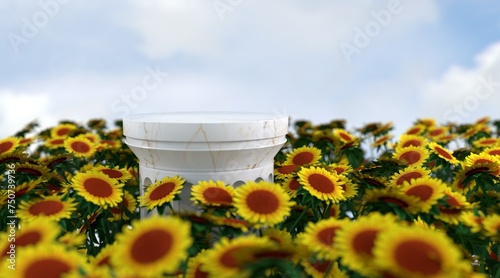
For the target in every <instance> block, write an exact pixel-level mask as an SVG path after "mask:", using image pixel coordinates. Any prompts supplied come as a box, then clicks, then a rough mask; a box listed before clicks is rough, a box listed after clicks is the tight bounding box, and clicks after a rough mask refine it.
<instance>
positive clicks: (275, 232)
mask: <svg viewBox="0 0 500 278" xmlns="http://www.w3.org/2000/svg"><path fill="white" fill-rule="evenodd" d="M262 235H263V236H265V237H267V238H269V239H270V240H272V241H274V242H275V243H277V244H278V245H279V246H282V247H290V246H293V239H292V235H291V234H290V233H289V232H287V231H286V229H285V230H280V229H277V228H269V229H265V230H264V232H263V233H262Z"/></svg>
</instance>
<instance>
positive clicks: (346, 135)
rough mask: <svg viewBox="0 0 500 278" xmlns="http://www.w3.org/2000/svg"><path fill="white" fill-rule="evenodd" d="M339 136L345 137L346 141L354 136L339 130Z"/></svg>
mask: <svg viewBox="0 0 500 278" xmlns="http://www.w3.org/2000/svg"><path fill="white" fill-rule="evenodd" d="M339 137H340V138H342V139H344V141H347V142H349V141H351V140H352V137H351V136H350V135H349V134H347V133H345V132H339Z"/></svg>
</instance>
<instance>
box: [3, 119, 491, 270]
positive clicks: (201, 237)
mask: <svg viewBox="0 0 500 278" xmlns="http://www.w3.org/2000/svg"><path fill="white" fill-rule="evenodd" d="M37 127H38V125H37V123H30V124H28V125H27V126H26V127H25V128H24V129H22V130H20V131H19V132H18V133H16V134H14V135H13V136H11V137H7V138H1V139H0V191H1V194H0V204H1V205H0V257H1V260H0V267H1V269H0V277H6V278H10V277H34V278H39V277H42V278H51V277H88V278H104V277H113V278H114V277H123V278H125V277H129V278H132V277H153V278H155V277H189V278H191V277H216V278H221V277H222V278H224V277H238V278H239V277H401V278H408V277H410V278H411V277H500V259H499V256H500V121H498V120H497V121H494V120H491V119H490V118H489V117H485V118H481V119H478V120H477V121H475V122H473V123H460V124H456V123H455V124H453V123H446V124H439V123H437V122H436V121H435V120H434V119H430V118H422V119H417V120H416V121H415V122H414V123H413V125H412V126H410V127H408V129H407V130H406V131H405V132H403V134H401V135H398V136H395V135H394V134H393V133H392V132H393V126H392V124H391V123H378V122H376V123H370V124H366V125H365V126H362V127H358V128H350V127H348V126H346V122H345V121H344V120H333V121H331V122H330V123H326V124H320V125H314V124H312V123H311V122H309V121H295V122H294V123H293V124H292V126H291V127H290V130H291V131H290V133H289V134H288V135H287V139H288V140H287V143H286V144H285V145H284V146H283V148H282V149H281V151H280V152H279V153H278V154H277V155H276V157H275V170H274V171H275V173H274V181H273V182H270V181H248V182H247V183H245V184H243V185H241V186H238V187H232V186H230V185H228V184H226V183H225V182H224V181H218V180H206V181H200V182H199V183H198V184H194V185H192V186H191V187H190V188H189V189H188V190H190V194H189V196H190V200H189V201H191V202H192V204H193V208H195V209H193V210H192V211H177V210H175V209H174V206H173V204H175V202H177V201H179V198H180V192H181V191H182V190H183V189H184V186H185V185H186V184H187V182H186V180H185V179H184V178H183V177H182V176H172V177H164V178H162V179H161V180H157V181H154V183H153V184H152V185H150V186H148V187H147V189H146V190H144V195H142V196H141V195H140V193H139V192H140V186H141V185H140V183H139V180H140V179H139V177H138V172H139V163H138V160H137V158H136V157H135V156H134V154H133V153H132V152H131V150H130V149H129V148H128V147H127V145H126V144H125V143H124V141H123V133H122V123H121V121H116V122H115V123H113V126H108V123H107V122H106V121H104V120H102V119H93V120H90V121H88V122H87V123H85V124H82V123H76V122H72V121H61V122H60V123H59V124H58V125H57V126H54V127H51V128H48V129H44V130H42V131H36V130H37ZM186 188H188V187H186ZM141 211H145V212H150V216H149V217H147V218H141V217H140V214H141Z"/></svg>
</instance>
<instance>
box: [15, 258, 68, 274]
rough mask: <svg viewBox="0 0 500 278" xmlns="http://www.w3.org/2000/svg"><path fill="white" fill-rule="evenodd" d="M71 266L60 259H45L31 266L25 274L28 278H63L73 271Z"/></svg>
mask: <svg viewBox="0 0 500 278" xmlns="http://www.w3.org/2000/svg"><path fill="white" fill-rule="evenodd" d="M71 269H72V268H71V266H70V265H69V264H68V263H66V262H63V261H61V260H58V259H54V258H43V259H38V260H36V261H34V262H32V263H31V264H29V265H28V266H27V268H26V270H25V272H24V276H23V277H26V278H39V277H61V276H62V275H63V274H64V273H67V272H69V271H71Z"/></svg>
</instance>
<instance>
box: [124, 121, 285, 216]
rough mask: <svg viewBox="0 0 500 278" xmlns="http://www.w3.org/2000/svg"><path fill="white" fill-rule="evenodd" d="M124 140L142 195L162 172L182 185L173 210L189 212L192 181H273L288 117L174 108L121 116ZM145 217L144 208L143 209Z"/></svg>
mask: <svg viewBox="0 0 500 278" xmlns="http://www.w3.org/2000/svg"><path fill="white" fill-rule="evenodd" d="M123 131H124V135H125V136H126V140H125V142H126V144H127V145H128V146H129V147H130V148H131V149H132V151H133V152H134V154H135V155H136V156H137V157H138V158H139V163H140V164H139V168H140V169H139V175H140V179H141V180H140V183H141V194H143V193H144V191H145V188H146V187H147V186H149V185H150V184H152V183H154V182H156V181H158V180H161V179H162V178H164V177H166V176H176V175H178V176H181V177H183V178H184V179H185V180H186V184H185V185H184V188H183V190H182V192H181V194H180V197H181V201H176V202H173V206H174V209H177V210H183V211H193V210H194V207H193V205H192V203H191V201H190V200H189V198H190V193H191V186H192V185H193V184H196V183H198V182H199V181H203V180H221V181H224V182H225V183H226V184H231V185H233V186H238V185H240V184H243V183H245V182H247V181H258V180H267V181H272V180H273V170H274V160H273V158H274V156H275V155H276V153H277V152H278V151H279V150H280V148H281V147H282V146H283V144H284V143H285V141H286V134H287V133H288V117H286V116H278V115H274V114H263V113H227V112H226V113H217V112H177V113H160V114H142V115H132V116H129V117H126V118H124V120H123ZM141 216H142V217H145V216H146V212H145V211H142V212H141Z"/></svg>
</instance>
